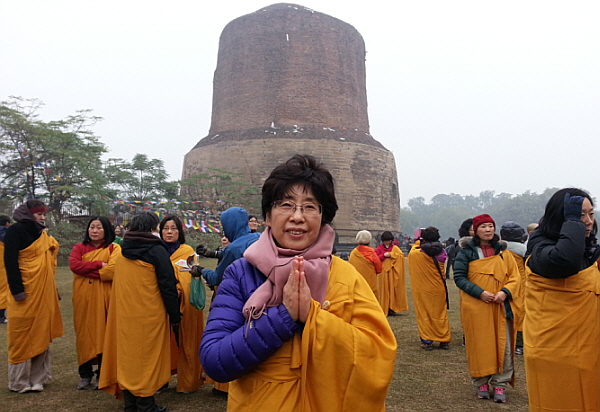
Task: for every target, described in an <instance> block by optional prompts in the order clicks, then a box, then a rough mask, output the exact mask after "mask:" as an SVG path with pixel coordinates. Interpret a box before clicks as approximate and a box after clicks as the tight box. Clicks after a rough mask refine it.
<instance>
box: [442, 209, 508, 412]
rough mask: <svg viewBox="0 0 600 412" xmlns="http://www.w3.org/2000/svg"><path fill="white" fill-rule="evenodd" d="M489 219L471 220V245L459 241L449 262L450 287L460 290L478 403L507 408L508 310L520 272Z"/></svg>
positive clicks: (461, 313) (469, 242) (468, 360)
mask: <svg viewBox="0 0 600 412" xmlns="http://www.w3.org/2000/svg"><path fill="white" fill-rule="evenodd" d="M495 230H496V223H495V222H494V220H493V219H492V218H491V216H490V215H487V214H483V215H479V216H475V217H474V218H473V232H474V233H475V234H474V235H473V238H472V239H469V238H462V239H461V240H460V246H461V250H460V252H458V255H457V256H456V261H455V262H454V282H455V283H456V286H457V287H458V288H459V289H460V318H461V322H462V325H463V329H464V333H465V342H466V347H467V362H468V365H469V373H470V375H471V381H472V383H473V384H474V385H475V386H476V387H477V397H478V398H480V399H490V392H489V390H490V386H491V387H492V388H493V390H494V393H493V400H494V402H497V403H504V402H506V394H505V390H506V389H507V387H508V385H509V384H513V383H514V367H513V357H514V348H515V333H514V315H513V312H512V308H511V305H510V301H512V300H513V299H514V298H515V297H516V296H517V295H518V273H519V269H518V268H517V264H516V263H515V260H514V259H513V258H512V256H511V255H509V254H507V253H504V250H505V249H506V242H503V241H501V240H500V237H499V236H498V235H497V234H496V233H495Z"/></svg>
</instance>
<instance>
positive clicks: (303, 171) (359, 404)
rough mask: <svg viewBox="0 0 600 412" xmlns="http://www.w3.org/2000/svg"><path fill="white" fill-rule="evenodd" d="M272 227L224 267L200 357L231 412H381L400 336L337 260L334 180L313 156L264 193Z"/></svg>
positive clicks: (287, 166)
mask: <svg viewBox="0 0 600 412" xmlns="http://www.w3.org/2000/svg"><path fill="white" fill-rule="evenodd" d="M262 194H263V198H262V210H263V217H264V218H265V219H266V225H267V229H266V230H265V231H264V232H263V234H262V235H261V237H260V239H259V240H258V241H256V242H255V243H254V244H252V245H251V246H250V247H249V248H248V249H247V250H246V252H245V254H244V258H242V259H239V260H237V261H235V262H234V263H232V264H231V265H230V266H229V267H228V268H227V269H226V271H225V275H224V277H223V282H222V283H221V285H220V287H219V290H218V293H217V296H216V298H215V300H214V302H213V304H212V308H211V312H210V316H209V319H208V323H207V325H206V329H205V332H204V336H203V339H202V344H201V347H200V357H201V361H202V365H203V366H204V369H205V371H206V372H207V374H208V375H209V376H210V377H211V378H213V379H214V380H216V381H218V382H231V384H230V389H229V402H228V409H227V410H228V411H259V410H260V411H264V410H277V411H281V412H286V411H290V412H292V411H294V412H296V411H300V412H311V411H315V412H316V411H324V410H327V411H350V410H352V411H365V412H367V411H368V412H372V411H374V412H383V411H384V410H385V405H384V403H385V397H386V394H387V389H388V385H389V383H390V380H391V378H392V373H393V369H394V360H395V356H396V340H395V338H394V334H393V332H392V330H391V328H390V326H389V324H388V322H387V320H386V318H385V316H384V314H383V312H382V311H381V308H380V306H379V304H378V302H377V299H376V298H375V295H373V292H372V291H371V288H370V287H369V285H368V284H367V282H366V281H365V280H364V278H363V277H362V276H361V275H360V274H359V273H358V272H357V271H356V269H354V267H353V266H352V265H350V264H349V263H348V262H345V261H343V260H341V259H339V258H337V257H334V256H332V254H331V251H332V248H333V241H334V237H335V233H334V231H333V229H332V228H331V226H330V223H331V221H332V220H333V218H334V216H335V213H336V211H337V202H336V199H335V193H334V185H333V178H332V176H331V174H330V173H329V171H327V169H325V168H324V167H323V166H322V165H321V164H319V163H317V161H316V160H315V159H314V157H312V156H306V155H305V156H301V155H295V156H294V157H292V158H291V159H290V160H288V161H287V162H286V163H284V164H281V165H279V166H277V167H276V168H275V169H274V170H273V171H272V172H271V175H270V176H269V177H268V178H267V180H266V181H265V183H264V185H263V188H262Z"/></svg>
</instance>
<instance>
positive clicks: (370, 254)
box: [348, 245, 383, 300]
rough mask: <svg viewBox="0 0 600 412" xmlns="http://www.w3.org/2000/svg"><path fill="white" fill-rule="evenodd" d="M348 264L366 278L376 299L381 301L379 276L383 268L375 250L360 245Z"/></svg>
mask: <svg viewBox="0 0 600 412" xmlns="http://www.w3.org/2000/svg"><path fill="white" fill-rule="evenodd" d="M348 262H350V264H351V265H352V266H354V267H355V268H356V270H358V273H360V274H361V275H362V276H363V277H364V278H365V280H366V281H367V283H368V284H369V286H370V287H371V290H372V291H373V293H374V294H375V297H376V298H377V299H378V300H379V288H378V286H377V283H378V282H377V274H379V273H381V270H382V268H383V266H382V264H381V261H380V260H379V257H378V256H377V254H376V253H375V250H373V248H371V247H369V246H365V245H359V246H358V247H357V248H355V249H353V250H352V252H351V253H350V258H349V259H348Z"/></svg>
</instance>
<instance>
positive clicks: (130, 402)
mask: <svg viewBox="0 0 600 412" xmlns="http://www.w3.org/2000/svg"><path fill="white" fill-rule="evenodd" d="M158 224H159V220H158V217H157V216H156V215H155V214H154V213H149V212H143V213H141V214H139V215H136V216H135V217H134V218H133V219H132V220H131V222H130V229H129V230H128V231H127V233H125V236H124V237H123V243H122V244H121V251H122V255H123V256H122V257H118V258H117V260H116V263H115V265H116V269H115V275H114V280H113V288H112V294H111V300H110V308H109V313H108V321H107V326H106V335H105V339H104V348H103V350H104V352H103V359H102V372H101V373H100V384H99V385H98V386H99V388H100V389H102V390H103V391H105V392H108V393H111V394H115V395H117V392H118V391H117V386H118V387H119V388H120V389H121V390H122V393H123V398H124V401H125V405H124V410H125V411H126V412H127V411H131V412H136V411H137V412H146V411H148V412H160V411H165V410H166V408H164V407H159V406H157V405H156V403H155V402H154V394H155V393H156V392H157V391H158V390H159V388H161V387H162V386H164V384H165V383H168V381H169V379H170V378H171V362H170V333H169V323H170V324H171V327H172V328H173V332H174V335H175V339H176V340H177V337H178V336H179V333H178V332H179V322H180V320H181V313H180V312H179V299H178V293H177V286H176V284H177V279H176V278H175V274H174V272H173V264H172V263H171V259H170V255H169V253H168V251H167V246H166V244H165V243H164V242H163V241H162V240H161V239H160V237H158V236H157V234H158ZM146 342H150V343H146ZM177 344H179V342H177ZM117 370H118V372H117Z"/></svg>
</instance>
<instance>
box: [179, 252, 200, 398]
mask: <svg viewBox="0 0 600 412" xmlns="http://www.w3.org/2000/svg"><path fill="white" fill-rule="evenodd" d="M193 254H194V249H192V247H191V246H190V245H185V244H184V245H181V246H179V249H177V250H176V251H175V252H173V254H172V255H171V262H172V263H173V270H174V271H175V277H176V278H177V281H178V283H177V289H178V290H179V291H180V293H181V304H180V309H179V310H180V312H181V314H182V315H183V316H182V318H181V323H180V324H179V347H177V345H176V344H174V343H175V342H173V340H171V352H172V353H171V359H172V360H173V357H175V359H176V364H175V365H174V364H173V362H171V370H172V371H173V370H175V369H176V370H177V392H193V391H195V390H196V389H198V388H199V387H201V386H202V385H203V384H204V380H203V379H202V366H201V365H200V356H199V355H198V351H199V350H200V341H201V340H202V333H204V312H203V311H201V310H198V309H196V308H195V307H194V306H193V305H192V304H191V303H190V282H191V281H192V275H191V274H190V272H187V271H186V272H181V271H180V270H179V269H181V268H182V267H187V265H185V264H183V263H181V264H179V265H178V264H177V263H178V262H179V261H182V260H183V261H185V260H187V258H188V257H189V256H191V255H193ZM173 352H174V353H175V356H173Z"/></svg>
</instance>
